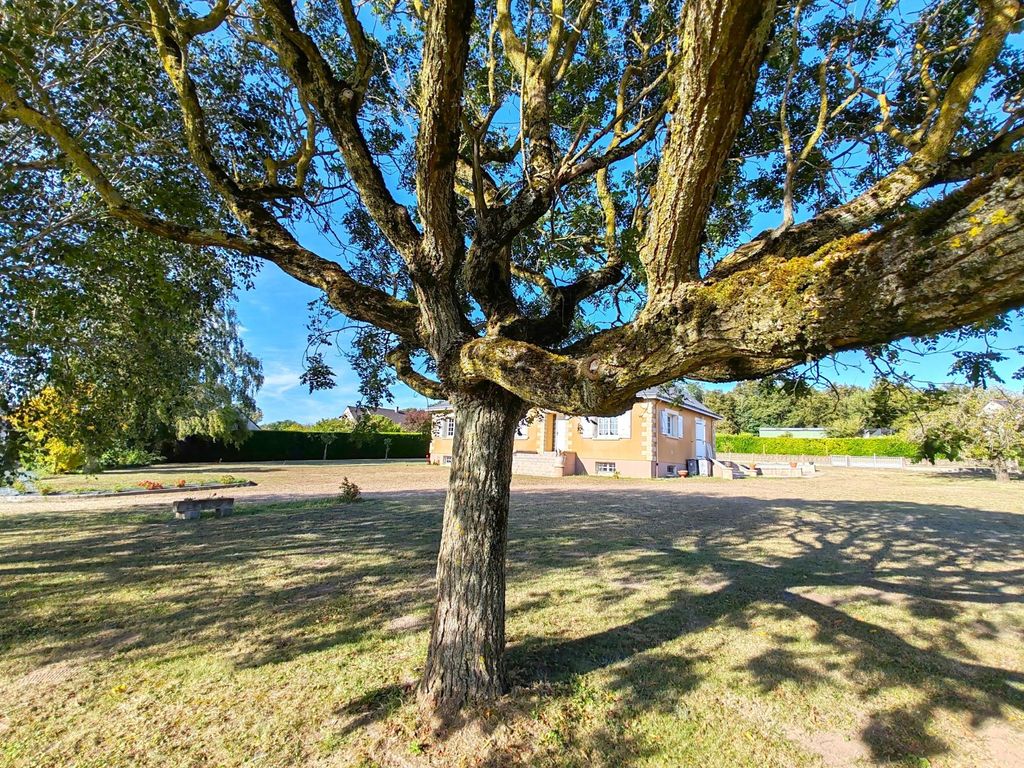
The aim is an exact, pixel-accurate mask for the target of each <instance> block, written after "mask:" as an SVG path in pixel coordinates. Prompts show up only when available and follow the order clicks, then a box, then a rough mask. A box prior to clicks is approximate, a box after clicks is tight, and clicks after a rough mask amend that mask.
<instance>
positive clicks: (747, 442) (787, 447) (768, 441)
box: [715, 434, 919, 459]
mask: <svg viewBox="0 0 1024 768" xmlns="http://www.w3.org/2000/svg"><path fill="white" fill-rule="evenodd" d="M715 449H716V450H718V451H719V452H721V453H778V454H787V455H790V456H799V455H801V454H804V455H806V456H903V457H904V458H907V459H914V458H917V457H918V455H919V454H918V447H917V446H916V445H915V444H914V443H908V442H907V441H906V440H900V439H899V438H896V437H758V436H757V435H749V434H740V435H716V436H715Z"/></svg>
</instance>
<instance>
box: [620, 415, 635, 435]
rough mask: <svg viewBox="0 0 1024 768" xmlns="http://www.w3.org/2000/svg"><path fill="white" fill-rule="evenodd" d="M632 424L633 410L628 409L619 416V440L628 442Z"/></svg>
mask: <svg viewBox="0 0 1024 768" xmlns="http://www.w3.org/2000/svg"><path fill="white" fill-rule="evenodd" d="M632 422H633V410H632V409H630V410H628V411H626V412H625V413H623V414H621V415H620V416H619V439H620V440H628V439H629V436H630V428H631V426H632Z"/></svg>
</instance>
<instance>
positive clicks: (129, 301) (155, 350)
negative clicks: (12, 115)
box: [0, 174, 262, 470]
mask: <svg viewBox="0 0 1024 768" xmlns="http://www.w3.org/2000/svg"><path fill="white" fill-rule="evenodd" d="M23 175H24V174H20V175H18V178H19V179H20V177H21V176H23ZM28 179H29V180H28V181H25V182H24V185H25V186H24V188H23V187H22V186H21V185H22V182H21V181H17V182H16V181H15V180H14V179H12V178H9V180H8V183H7V185H6V186H2V185H0V189H3V190H4V191H5V192H6V195H5V196H4V197H2V198H0V199H3V200H4V201H5V207H4V209H3V210H2V211H0V232H2V233H3V239H2V240H0V243H2V250H0V265H2V272H0V275H2V277H0V324H2V327H3V334H2V337H0V387H2V388H3V389H4V391H5V392H6V399H5V403H4V409H5V410H4V411H3V412H4V413H7V414H8V415H10V414H14V413H16V412H17V411H18V410H19V409H23V408H26V407H29V404H30V403H31V402H32V401H33V400H34V399H37V398H42V401H45V403H46V406H45V407H42V408H41V407H29V410H32V411H34V412H35V417H32V418H30V419H28V421H26V418H21V419H19V420H18V423H21V424H23V425H25V424H27V423H28V422H29V421H31V422H32V423H33V424H34V426H33V428H32V433H33V435H34V437H33V438H32V439H31V440H30V445H28V446H26V448H27V450H28V451H29V452H30V453H32V454H34V455H37V456H45V455H47V454H52V453H53V451H49V450H48V449H45V448H43V446H44V445H46V444H49V445H50V446H51V447H52V448H54V450H55V451H56V453H60V454H63V455H64V458H65V459H69V460H70V463H69V462H68V461H64V460H59V461H57V462H56V463H54V462H52V461H49V460H47V463H49V464H50V469H51V470H53V469H55V468H60V469H64V470H66V469H72V468H83V467H93V468H94V467H95V466H97V464H98V462H99V459H100V457H101V456H102V455H103V454H104V453H105V452H107V451H109V450H110V449H111V448H113V447H115V446H118V447H120V448H122V449H124V448H127V447H139V448H145V449H152V448H154V447H155V445H156V443H157V442H159V441H160V440H161V439H166V438H173V437H184V436H186V435H188V434H196V433H200V434H207V435H210V436H214V437H222V438H229V439H235V440H237V439H239V438H240V436H242V435H244V434H245V433H244V425H245V421H246V419H247V418H248V417H252V416H256V415H257V412H256V407H255V402H254V395H255V391H256V389H257V387H258V386H259V384H260V382H261V381H262V376H261V372H260V364H259V361H257V360H256V359H255V358H253V357H252V356H251V355H250V354H248V352H247V351H246V350H245V348H244V345H243V344H242V342H241V340H240V338H239V335H238V329H237V324H236V322H235V319H234V311H233V310H232V308H231V306H230V301H231V299H232V295H233V290H234V288H235V285H236V280H239V279H242V280H244V279H245V278H246V276H247V274H248V270H247V266H246V265H245V264H242V263H239V262H237V260H235V261H234V262H233V261H232V260H230V259H225V258H222V257H220V256H218V255H215V254H214V255H208V254H204V253H202V252H201V251H199V249H196V248H190V247H187V246H181V245H179V244H177V243H173V242H170V241H166V240H162V239H160V238H156V237H153V236H151V235H148V234H144V233H140V232H138V231H134V230H125V229H124V228H122V227H118V226H114V225H112V224H111V223H110V222H109V221H99V222H82V223H80V224H77V225H75V226H74V227H72V226H71V225H68V226H65V227H56V228H55V229H54V231H48V230H47V225H46V222H48V221H50V220H52V219H54V218H58V219H59V218H60V217H61V216H62V215H66V216H70V217H74V216H75V215H76V214H74V213H73V212H72V211H71V210H70V209H69V208H68V207H66V205H67V206H69V205H71V203H70V201H66V200H63V199H62V198H63V196H64V195H65V194H66V190H64V189H63V188H62V187H59V186H53V185H49V184H45V183H42V182H41V181H40V179H39V178H38V177H37V176H36V175H29V177H28ZM28 192H31V194H26V193H28ZM30 233H31V234H30ZM42 401H41V402H42ZM36 405H37V406H39V405H40V403H37V404H36ZM43 411H45V412H47V413H49V414H50V415H49V416H48V417H47V418H43V419H40V418H38V416H39V414H40V413H41V412H43ZM55 411H60V412H61V413H60V416H59V418H55V416H56V413H55ZM24 415H26V414H23V416H24ZM58 445H60V446H63V447H62V448H60V449H59V450H57V446H58ZM54 455H56V454H54Z"/></svg>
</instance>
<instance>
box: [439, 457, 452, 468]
mask: <svg viewBox="0 0 1024 768" xmlns="http://www.w3.org/2000/svg"><path fill="white" fill-rule="evenodd" d="M441 463H442V464H444V465H445V466H449V465H450V464H451V463H452V457H451V456H442V457H441Z"/></svg>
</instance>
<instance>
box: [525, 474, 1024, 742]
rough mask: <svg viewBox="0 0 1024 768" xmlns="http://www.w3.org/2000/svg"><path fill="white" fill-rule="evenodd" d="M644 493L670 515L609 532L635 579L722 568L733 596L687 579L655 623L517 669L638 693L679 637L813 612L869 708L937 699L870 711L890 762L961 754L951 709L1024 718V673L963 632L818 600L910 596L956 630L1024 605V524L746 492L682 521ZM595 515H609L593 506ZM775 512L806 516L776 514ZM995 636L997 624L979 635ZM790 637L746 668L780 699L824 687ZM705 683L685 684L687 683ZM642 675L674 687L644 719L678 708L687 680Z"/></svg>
mask: <svg viewBox="0 0 1024 768" xmlns="http://www.w3.org/2000/svg"><path fill="white" fill-rule="evenodd" d="M631 496H632V498H633V499H634V501H635V503H636V504H637V507H638V508H641V509H644V508H648V509H658V508H661V509H662V513H663V517H662V518H661V519H658V520H654V519H648V520H644V519H643V518H644V517H647V516H646V515H644V514H641V515H640V518H641V520H640V522H639V524H637V525H636V526H634V527H632V528H631V527H629V526H628V525H627V526H625V527H623V521H621V520H604V521H602V522H599V523H597V525H600V526H606V527H607V528H608V529H611V530H616V531H617V533H618V537H619V544H620V545H621V546H622V547H623V548H624V549H628V550H630V551H635V554H634V555H633V557H632V558H631V559H630V561H629V562H627V563H626V564H623V565H620V566H619V567H620V570H625V571H627V572H629V573H630V574H631V577H632V578H633V579H638V578H639V579H644V578H647V579H656V578H657V575H658V574H669V573H671V574H675V575H676V576H678V575H679V574H689V575H690V576H691V578H692V579H696V578H698V577H699V576H700V575H701V574H706V572H707V570H708V569H710V570H711V571H713V572H714V573H716V574H718V575H720V576H721V577H722V579H723V580H724V581H725V583H724V586H722V587H721V588H719V589H715V590H713V591H710V592H696V591H695V590H694V589H692V588H690V587H688V586H685V585H684V586H682V587H680V588H677V589H674V590H672V591H671V592H669V593H668V595H667V597H665V598H664V599H662V600H659V601H657V603H656V604H655V605H654V606H652V610H649V611H648V612H646V613H644V615H642V616H640V617H639V618H636V619H635V620H632V621H628V622H626V623H624V624H620V625H618V626H614V627H611V628H609V629H606V630H604V631H601V632H597V633H594V634H591V635H587V636H584V637H574V638H571V639H562V638H545V637H531V638H528V639H526V640H524V641H522V642H521V643H519V644H518V645H516V646H515V647H514V648H512V649H511V651H510V664H511V665H512V667H513V668H514V669H516V670H517V671H518V675H519V677H520V680H522V681H523V682H530V681H544V682H547V683H559V682H561V683H564V682H566V681H569V680H571V679H573V678H574V677H576V676H579V675H585V674H587V673H589V672H592V671H595V670H599V669H606V670H610V671H611V672H612V683H611V687H612V688H613V689H616V688H620V689H630V688H631V686H632V685H634V684H633V683H632V682H631V681H633V680H635V679H636V678H637V676H636V675H635V662H634V660H636V659H644V658H645V657H646V656H647V655H649V654H650V653H652V652H656V651H658V650H659V649H660V648H661V646H663V645H664V644H666V643H669V642H670V641H673V640H676V639H678V638H681V637H684V636H686V635H689V634H693V633H697V632H700V631H702V630H706V629H708V628H710V627H712V626H715V625H718V624H722V625H733V626H739V627H741V628H749V626H750V622H751V620H752V619H753V618H757V617H772V616H775V617H777V618H794V617H799V618H803V619H809V620H810V621H811V622H813V624H814V626H815V633H814V640H815V641H816V642H817V643H821V644H825V645H827V646H829V647H832V648H834V649H835V650H836V651H837V652H838V654H840V655H841V658H842V659H843V660H842V662H841V663H840V662H837V663H836V664H835V666H836V667H837V668H839V669H840V671H842V672H843V673H845V674H850V673H856V674H858V675H859V678H863V679H870V680H872V681H873V683H872V684H871V686H870V690H868V689H865V690H864V691H863V695H864V697H865V698H867V697H868V696H874V695H877V694H878V693H879V692H881V691H882V690H884V689H891V690H897V689H899V688H901V687H904V688H911V689H915V690H919V691H927V692H928V694H929V695H928V697H927V701H925V702H924V703H919V704H917V705H914V706H910V707H904V708H899V707H897V708H894V709H886V710H881V711H876V712H872V713H870V716H869V718H868V721H867V723H866V725H864V727H863V729H862V731H861V733H860V738H861V740H862V741H863V743H864V744H866V745H867V747H868V748H869V749H870V752H871V756H872V757H873V758H874V759H876V760H904V759H907V758H911V757H913V758H920V757H925V756H931V755H936V754H940V753H942V752H944V751H946V750H947V749H948V748H949V746H950V745H948V744H946V743H944V741H943V740H942V739H941V738H940V737H938V736H935V735H933V734H931V733H930V732H929V729H928V725H929V724H930V723H931V722H932V721H933V719H934V717H935V716H936V714H937V713H938V712H939V711H940V710H946V711H952V712H963V713H966V714H967V715H969V718H970V720H971V722H972V724H974V725H979V724H981V723H982V722H984V721H985V720H987V719H990V718H1001V717H1003V716H1004V714H1005V709H1006V708H1007V707H1012V708H1014V709H1017V710H1019V711H1021V712H1024V673H1022V672H1020V671H1014V670H1005V669H1001V668H998V667H994V666H991V665H987V664H985V663H982V662H981V661H980V660H977V659H972V653H971V651H970V650H969V648H968V646H967V645H966V644H965V643H963V642H962V640H961V639H960V637H958V636H957V633H956V631H955V629H954V628H953V627H952V626H951V625H949V626H946V628H945V629H944V630H943V631H942V632H939V633H937V634H936V635H935V636H934V637H932V638H930V640H929V643H928V644H927V645H923V644H918V643H914V642H911V639H914V638H912V637H908V636H906V635H905V634H903V633H901V632H898V631H896V630H894V629H892V628H889V627H885V626H882V625H880V624H876V623H871V622H868V621H865V620H861V619H857V618H855V617H853V616H852V615H850V614H849V613H847V612H845V611H844V610H843V608H842V598H840V599H839V600H837V601H833V600H832V599H831V598H830V597H829V596H827V595H821V594H819V593H818V591H817V590H819V589H824V590H826V591H828V590H830V589H832V588H839V589H840V590H843V591H841V592H840V594H843V592H844V591H849V590H851V589H852V590H853V592H854V598H853V599H854V600H859V601H861V602H863V601H865V600H866V601H871V600H875V601H878V602H879V603H883V604H889V603H890V602H891V601H894V600H895V601H898V602H899V604H900V605H901V606H903V607H904V608H906V610H907V612H908V613H910V614H911V615H912V616H914V617H917V618H922V619H925V620H938V621H949V620H950V619H952V618H953V617H954V616H955V615H956V614H957V613H958V612H959V609H960V606H962V605H967V604H980V605H988V606H999V605H1013V604H1021V603H1024V561H1022V555H1021V549H1020V542H1021V541H1022V537H1021V534H1022V533H1024V517H1022V516H1018V515H1010V514H1003V513H995V512H984V511H979V510H974V509H968V508H964V507H957V506H939V505H921V504H914V503H878V502H839V501H834V502H829V501H814V502H811V501H807V500H803V499H774V500H772V501H769V502H764V501H759V500H754V499H746V498H736V497H732V498H723V499H721V500H720V502H721V504H722V505H723V507H724V506H726V505H731V506H732V507H733V509H732V510H729V511H725V510H722V511H725V514H717V515H713V516H711V517H703V516H701V515H690V514H687V515H685V517H682V518H680V517H679V516H674V517H673V516H671V515H670V514H668V513H669V510H667V509H665V508H664V502H665V500H664V499H660V498H657V497H656V496H651V495H649V494H645V493H644V494H631ZM637 496H639V498H637ZM549 501H551V502H554V500H549ZM554 503H557V502H554ZM593 508H594V509H602V508H603V505H601V504H600V503H593ZM771 509H779V510H790V513H789V514H780V515H778V516H777V517H772V516H769V517H766V516H765V512H766V511H768V510H771ZM588 527H592V524H588V523H587V522H586V521H579V523H578V525H576V526H570V527H569V528H568V529H564V528H560V529H558V530H556V531H554V532H552V531H548V532H547V535H548V536H554V537H555V538H557V536H558V534H559V533H560V532H561V533H564V534H566V535H570V536H572V535H575V533H580V534H581V536H584V537H586V536H588V533H591V531H588V530H587V529H588ZM759 538H760V539H762V540H774V541H775V542H776V543H777V544H782V543H785V544H788V546H786V547H781V546H777V547H776V549H778V550H780V551H781V552H782V553H783V554H779V553H777V552H772V551H769V550H770V549H771V547H766V548H764V550H765V551H758V547H757V546H754V547H753V548H752V547H751V546H750V543H751V542H756V541H757V540H758V539H759ZM589 540H590V541H591V542H594V541H600V540H601V538H599V537H597V536H592V537H589ZM581 545H582V546H586V544H585V543H582V542H581ZM751 550H753V551H751ZM751 555H753V557H751ZM683 581H684V583H685V579H684V580H683ZM993 631H994V630H993V627H992V626H991V625H990V626H988V627H984V626H983V627H981V628H980V631H979V632H978V636H981V637H983V636H985V633H989V636H991V633H992V632H993ZM776 640H777V643H778V644H777V645H776V647H774V648H772V649H770V650H769V651H767V652H765V653H763V654H760V655H758V656H756V657H755V658H754V659H752V660H751V661H750V662H748V663H747V665H746V671H747V672H748V673H749V674H750V675H752V676H753V677H754V678H755V680H757V681H758V683H759V684H760V687H761V689H762V690H764V691H769V690H772V689H774V688H775V687H777V686H778V685H780V684H781V683H782V682H783V681H787V680H789V681H793V682H796V683H798V684H800V685H809V684H813V683H814V682H815V680H816V678H818V677H820V675H821V672H819V671H818V670H816V669H814V668H813V667H812V666H811V665H808V664H806V663H804V661H803V660H802V659H801V657H800V655H799V654H798V653H797V652H796V651H794V650H792V649H789V648H787V647H786V645H785V641H784V639H782V642H778V641H779V638H776ZM644 663H646V662H644ZM692 678H693V676H692V674H687V675H683V676H682V680H684V681H686V684H687V685H688V684H692V683H693V679H692ZM640 679H643V680H645V681H647V683H648V686H649V685H650V684H651V681H652V680H653V681H654V685H655V686H656V688H660V691H659V690H654V691H651V690H650V689H649V688H648V689H646V690H643V691H640V692H638V691H635V690H631V691H630V695H629V696H628V699H627V703H628V705H630V706H633V707H636V708H637V709H639V710H641V711H643V710H646V709H649V708H650V707H652V706H656V702H657V701H658V700H659V693H665V692H668V693H669V694H670V698H671V697H673V696H676V697H677V695H678V693H679V690H680V686H679V680H680V677H679V676H678V675H672V674H665V675H662V676H655V677H653V678H647V677H646V676H640ZM618 759H620V760H621V757H620V758H618Z"/></svg>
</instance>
